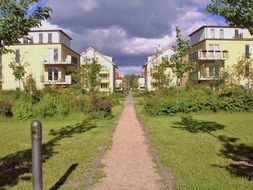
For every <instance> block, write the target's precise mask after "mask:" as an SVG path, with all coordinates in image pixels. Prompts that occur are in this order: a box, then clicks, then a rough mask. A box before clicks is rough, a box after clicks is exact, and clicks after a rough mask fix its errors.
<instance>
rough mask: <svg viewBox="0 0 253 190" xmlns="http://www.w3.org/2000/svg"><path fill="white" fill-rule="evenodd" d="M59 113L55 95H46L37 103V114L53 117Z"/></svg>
mask: <svg viewBox="0 0 253 190" xmlns="http://www.w3.org/2000/svg"><path fill="white" fill-rule="evenodd" d="M56 113H57V109H56V100H55V97H53V96H50V95H45V96H44V97H43V98H42V99H41V100H40V102H38V103H37V105H36V115H40V116H42V117H52V116H54V115H55V114H56Z"/></svg>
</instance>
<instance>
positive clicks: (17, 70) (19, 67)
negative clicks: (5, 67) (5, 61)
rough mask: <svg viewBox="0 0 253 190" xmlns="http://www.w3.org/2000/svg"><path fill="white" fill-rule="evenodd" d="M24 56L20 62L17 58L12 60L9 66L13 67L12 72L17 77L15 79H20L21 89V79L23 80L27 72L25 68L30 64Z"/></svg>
mask: <svg viewBox="0 0 253 190" xmlns="http://www.w3.org/2000/svg"><path fill="white" fill-rule="evenodd" d="M23 60H24V57H23V58H22V59H21V61H20V62H16V61H15V60H13V61H12V62H10V64H9V67H10V68H11V69H12V74H13V75H14V77H15V80H18V83H19V84H18V86H19V87H18V89H20V86H21V81H23V79H24V76H25V74H26V70H25V68H26V67H27V66H29V64H28V63H27V62H24V61H23Z"/></svg>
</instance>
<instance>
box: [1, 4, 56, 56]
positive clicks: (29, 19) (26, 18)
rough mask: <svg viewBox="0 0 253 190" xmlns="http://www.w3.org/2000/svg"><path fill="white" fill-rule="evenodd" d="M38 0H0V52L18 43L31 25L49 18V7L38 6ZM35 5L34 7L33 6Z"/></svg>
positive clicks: (38, 23) (33, 25)
mask: <svg viewBox="0 0 253 190" xmlns="http://www.w3.org/2000/svg"><path fill="white" fill-rule="evenodd" d="M39 1H40V0H0V54H4V53H7V52H10V51H11V50H9V49H8V46H10V45H13V44H16V43H19V39H20V38H22V37H24V36H27V35H28V32H29V31H30V29H31V28H33V27H38V26H40V25H41V21H42V20H46V19H49V18H50V13H51V12H52V10H51V8H50V7H42V6H38V2H39ZM34 7H36V8H34Z"/></svg>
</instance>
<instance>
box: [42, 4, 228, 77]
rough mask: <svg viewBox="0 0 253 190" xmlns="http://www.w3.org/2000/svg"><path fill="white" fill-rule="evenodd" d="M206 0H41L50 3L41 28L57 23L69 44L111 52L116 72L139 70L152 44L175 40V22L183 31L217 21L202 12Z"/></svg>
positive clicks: (79, 49) (186, 32)
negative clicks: (117, 70) (49, 18)
mask: <svg viewBox="0 0 253 190" xmlns="http://www.w3.org/2000/svg"><path fill="white" fill-rule="evenodd" d="M209 2H210V0H43V4H44V5H48V6H50V7H51V8H52V9H53V13H52V15H51V20H49V21H47V22H43V28H47V29H49V28H50V29H56V28H61V29H63V30H64V31H66V32H67V33H68V34H69V35H71V37H72V38H73V41H72V48H73V49H75V50H76V51H78V52H82V51H83V50H84V49H86V48H87V47H89V46H93V47H96V48H97V49H98V50H99V51H101V52H102V53H105V54H108V55H110V56H112V57H114V58H115V61H116V64H117V65H118V66H119V70H120V72H122V73H140V70H141V66H142V65H143V63H144V62H145V59H146V57H147V55H148V54H150V53H152V52H153V51H154V47H155V46H156V45H157V44H161V46H162V47H169V46H171V45H173V44H175V28H176V26H179V27H180V28H181V30H182V32H183V34H184V36H186V37H187V35H188V34H190V33H191V32H192V31H194V30H195V29H197V28H199V27H200V26H202V25H208V24H223V20H221V19H220V18H217V17H211V16H210V15H209V16H208V15H206V14H205V12H204V9H205V6H206V5H207V4H208V3H209Z"/></svg>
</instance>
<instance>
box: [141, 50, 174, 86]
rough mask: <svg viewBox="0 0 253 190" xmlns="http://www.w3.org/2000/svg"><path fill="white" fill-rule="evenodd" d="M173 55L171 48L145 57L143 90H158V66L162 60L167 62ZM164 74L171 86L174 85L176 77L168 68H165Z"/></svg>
mask: <svg viewBox="0 0 253 190" xmlns="http://www.w3.org/2000/svg"><path fill="white" fill-rule="evenodd" d="M173 54H174V51H173V50H172V49H171V48H167V49H165V50H159V51H158V52H157V53H154V54H152V55H150V56H148V57H147V62H146V63H145V64H144V65H143V67H142V68H143V70H144V78H145V88H146V90H147V91H156V90H158V88H159V80H158V75H159V71H158V70H159V66H160V64H161V62H162V61H163V60H169V59H170V57H171V56H172V55H173ZM165 74H167V75H169V76H170V80H171V85H176V76H175V75H174V74H173V73H172V70H171V69H170V68H167V69H166V71H165Z"/></svg>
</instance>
